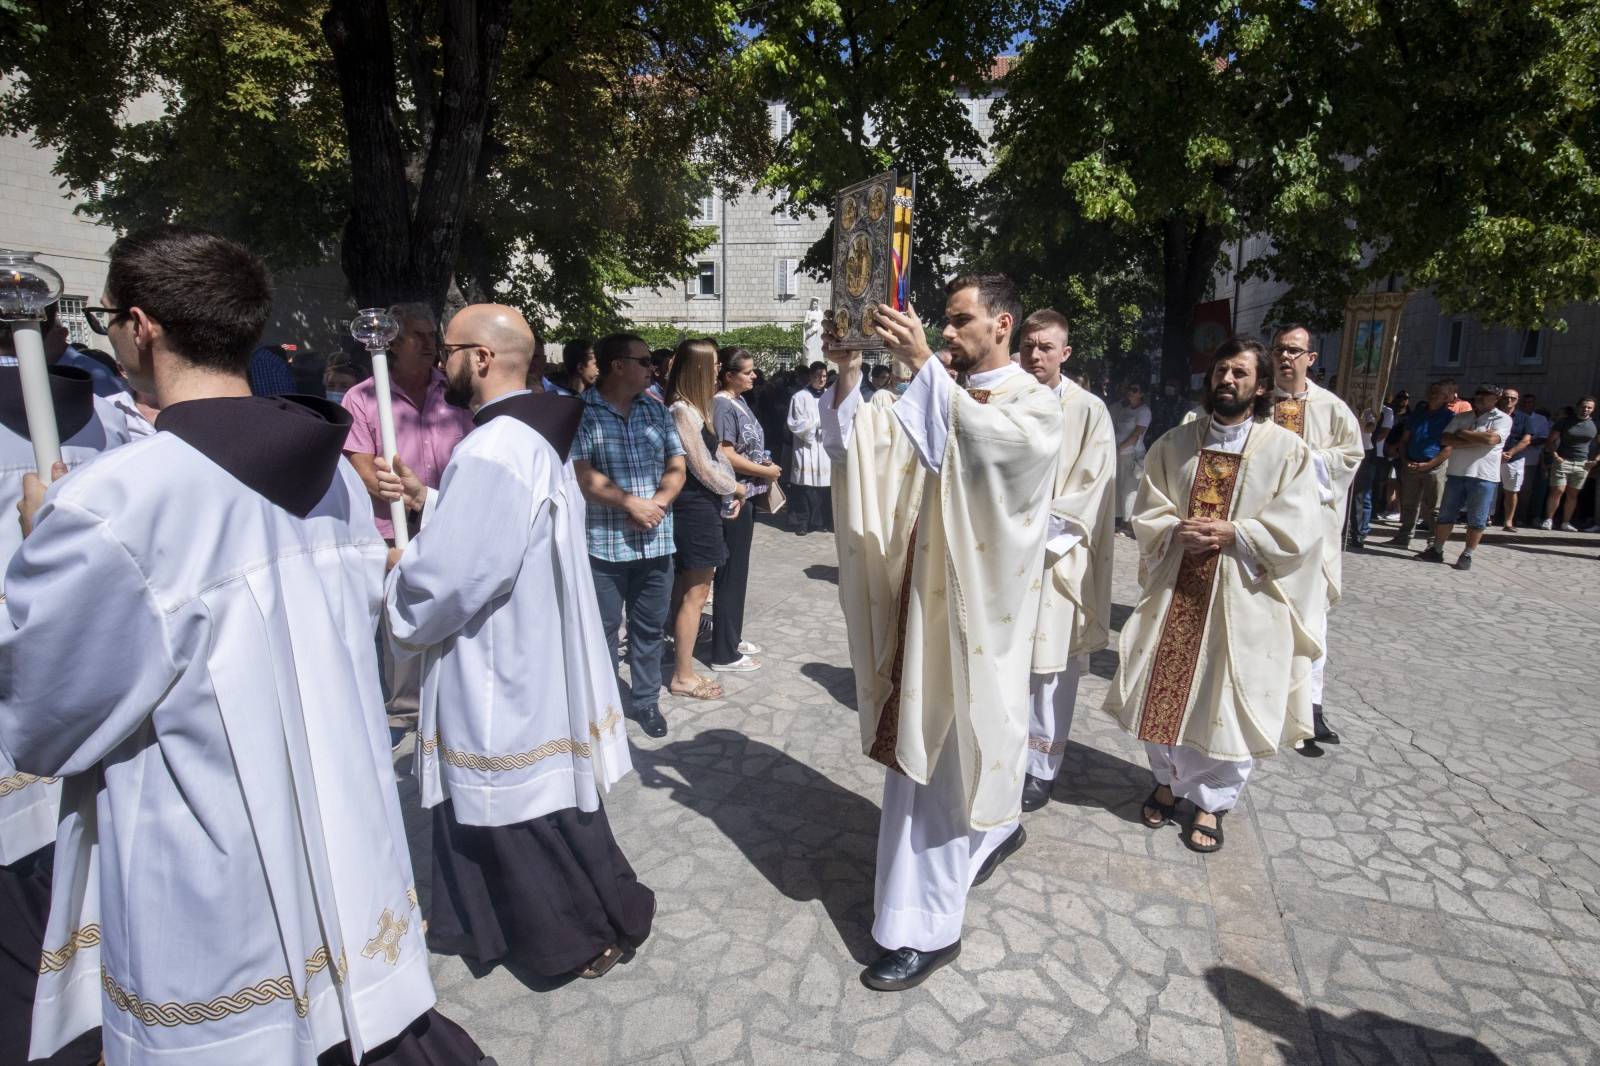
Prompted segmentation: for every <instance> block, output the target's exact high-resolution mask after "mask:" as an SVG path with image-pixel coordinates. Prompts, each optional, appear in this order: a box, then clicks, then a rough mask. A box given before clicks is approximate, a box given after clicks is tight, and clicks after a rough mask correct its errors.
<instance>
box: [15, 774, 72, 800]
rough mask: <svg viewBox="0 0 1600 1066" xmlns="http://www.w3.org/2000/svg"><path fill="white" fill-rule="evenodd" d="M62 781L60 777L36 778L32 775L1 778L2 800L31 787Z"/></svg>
mask: <svg viewBox="0 0 1600 1066" xmlns="http://www.w3.org/2000/svg"><path fill="white" fill-rule="evenodd" d="M59 780H61V779H60V778H58V777H35V776H34V775H32V774H12V775H11V776H9V777H0V798H3V797H5V796H9V795H11V793H13V792H21V791H22V790H23V789H25V788H27V787H28V786H29V785H53V784H55V783H56V782H57V781H59Z"/></svg>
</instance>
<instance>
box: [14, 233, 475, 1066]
mask: <svg viewBox="0 0 1600 1066" xmlns="http://www.w3.org/2000/svg"><path fill="white" fill-rule="evenodd" d="M101 302H102V303H104V304H105V305H106V306H107V307H114V308H116V309H117V310H116V311H115V312H114V316H113V317H112V319H111V322H110V334H109V335H110V340H111V343H112V346H113V347H114V349H115V351H116V353H117V358H118V360H119V361H120V362H121V364H122V365H123V366H124V367H125V368H126V369H127V370H128V373H129V375H130V378H131V379H132V381H133V382H134V384H135V385H136V386H137V387H138V388H140V389H141V390H142V391H144V392H147V393H150V394H152V395H154V396H155V397H156V399H157V400H158V402H159V405H160V407H161V408H162V411H161V414H160V416H159V419H158V425H157V430H158V432H157V433H156V434H155V435H154V436H151V437H146V438H144V439H142V440H138V441H135V442H133V443H130V444H127V445H124V446H123V447H120V448H117V449H116V450H115V451H113V452H110V453H109V454H106V455H102V456H100V457H99V458H98V459H96V460H95V461H94V462H92V463H90V464H88V465H87V466H85V467H84V468H83V469H82V470H79V471H76V472H74V473H71V474H68V475H67V476H65V477H64V478H62V479H61V480H59V481H57V482H55V483H54V484H53V485H52V486H51V487H50V490H49V492H48V495H46V494H45V493H44V492H43V491H42V487H41V486H40V485H39V483H38V480H37V479H30V480H29V489H28V492H27V495H26V497H25V499H24V508H23V519H24V530H25V531H26V530H27V529H28V527H29V524H30V523H31V527H32V528H31V533H28V535H27V536H26V537H25V539H24V541H23V543H22V546H21V548H19V549H18V551H17V553H16V555H15V557H14V558H13V559H12V560H11V564H10V567H9V569H8V570H7V572H6V586H5V588H6V598H7V602H6V605H5V607H6V619H5V621H4V623H0V753H3V754H4V757H5V758H6V759H8V760H9V761H10V763H11V764H12V765H14V766H15V767H16V768H17V769H18V770H19V771H21V772H23V773H29V774H34V775H36V776H40V777H61V778H63V779H64V780H63V788H62V793H63V795H62V814H61V820H60V824H59V827H58V829H57V833H56V859H55V884H54V890H53V894H52V898H51V906H50V918H49V922H48V925H47V927H46V931H45V938H44V950H43V952H42V955H41V961H40V965H39V968H40V978H39V987H38V991H37V994H36V999H35V1008H34V1017H33V1036H32V1046H31V1054H32V1055H33V1056H36V1057H37V1056H44V1055H49V1054H51V1053H53V1052H54V1051H55V1050H56V1049H58V1048H60V1047H61V1046H62V1045H63V1044H65V1043H66V1042H68V1041H70V1040H72V1039H73V1038H74V1037H76V1036H78V1035H79V1034H81V1033H83V1032H85V1031H87V1030H89V1029H92V1028H93V1027H94V1026H96V1025H99V1026H101V1032H102V1037H103V1039H104V1043H105V1056H106V1061H107V1063H109V1064H111V1066H128V1064H134V1066H139V1064H145V1063H150V1064H157V1063H159V1064H161V1066H168V1064H181V1066H188V1064H196V1066H198V1064H211V1063H221V1062H225V1063H228V1064H229V1066H283V1064H285V1063H312V1062H318V1063H321V1064H333V1063H345V1064H348V1063H354V1062H357V1061H362V1062H366V1063H375V1062H384V1063H388V1064H396V1063H404V1064H407V1066H412V1064H423V1063H442V1062H463V1063H474V1062H477V1061H479V1059H481V1057H482V1056H481V1053H480V1052H479V1051H478V1049H477V1047H476V1046H475V1045H474V1044H473V1042H472V1040H471V1039H470V1038H469V1037H468V1036H467V1035H466V1034H465V1033H464V1032H462V1031H461V1030H460V1029H459V1027H457V1026H455V1025H454V1024H453V1023H451V1022H449V1021H448V1020H447V1019H445V1018H443V1017H442V1016H440V1015H438V1014H437V1013H435V1012H434V1011H433V1010H432V1007H433V1003H434V992H433V984H432V981H431V980H430V978H429V976H428V955H427V949H426V947H425V946H424V944H423V940H422V931H421V922H420V920H419V919H420V915H418V913H417V909H416V908H417V897H416V893H415V891H414V888H413V881H412V876H411V862H410V858H409V855H408V853H407V849H406V838H405V833H404V827H403V825H402V823H401V818H400V807H399V799H398V796H397V794H396V791H395V783H394V769H393V765H392V763H391V760H390V754H389V738H388V730H387V727H386V725H385V720H384V714H383V700H382V697H381V696H380V694H379V691H378V676H377V658H376V654H375V649H374V648H373V644H372V636H371V634H372V629H373V627H374V626H375V625H376V624H377V620H378V611H379V609H380V607H381V605H382V593H383V567H384V552H385V549H384V544H383V541H382V539H381V538H379V536H378V534H377V529H376V527H375V526H374V525H373V521H372V510H371V506H370V504H369V502H368V500H369V498H368V496H367V494H366V491H365V489H364V488H363V486H362V484H361V481H360V478H359V477H358V476H357V475H356V473H355V471H354V470H353V469H352V468H351V467H350V465H349V464H348V463H347V462H345V461H344V460H343V458H342V457H341V452H340V449H341V448H342V446H343V444H344V439H345V435H346V432H347V430H348V427H349V417H348V416H347V415H345V414H344V413H343V412H342V411H341V410H340V409H339V408H338V407H337V406H336V405H334V404H329V403H326V402H325V401H321V400H310V399H306V398H298V399H291V398H287V397H272V398H266V397H260V398H258V397H252V396H251V395H250V386H249V381H248V379H247V377H246V370H245V368H246V366H247V364H248V362H249V358H250V352H251V349H252V348H253V347H254V345H255V344H256V341H257V339H258V338H259V336H260V333H261V328H262V325H263V324H264V322H265V321H266V317H267V314H268V311H269V309H270V307H271V303H272V294H271V286H270V283H269V281H268V278H267V274H266V270H265V269H264V268H263V267H262V265H261V263H260V261H259V260H258V259H257V258H256V257H255V256H254V255H252V254H251V253H250V252H248V251H247V250H245V249H244V248H241V247H239V246H238V245H236V244H233V243H231V242H229V241H226V240H224V239H222V238H220V237H217V236H215V235H213V234H209V233H205V232H203V231H199V230H193V229H188V228H183V227H173V226H163V227H158V228H155V229H152V230H148V231H145V232H143V233H139V234H134V235H131V236H128V237H124V238H122V239H121V240H119V241H118V242H117V243H116V244H115V245H114V246H113V248H112V251H111V262H110V268H109V274H108V278H107V281H106V291H105V295H104V297H103V298H102V301H101Z"/></svg>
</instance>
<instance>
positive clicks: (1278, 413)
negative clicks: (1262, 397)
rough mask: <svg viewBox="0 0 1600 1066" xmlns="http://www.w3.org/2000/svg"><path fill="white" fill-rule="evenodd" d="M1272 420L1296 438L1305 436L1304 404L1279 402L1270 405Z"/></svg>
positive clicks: (1292, 401)
mask: <svg viewBox="0 0 1600 1066" xmlns="http://www.w3.org/2000/svg"><path fill="white" fill-rule="evenodd" d="M1272 420H1273V421H1274V422H1276V423H1278V425H1280V426H1282V427H1283V428H1284V429H1286V430H1288V431H1289V432H1290V433H1293V434H1294V435H1295V436H1297V437H1304V436H1305V435H1306V402H1305V401H1304V400H1295V399H1288V400H1279V401H1278V402H1277V403H1275V404H1273V405H1272Z"/></svg>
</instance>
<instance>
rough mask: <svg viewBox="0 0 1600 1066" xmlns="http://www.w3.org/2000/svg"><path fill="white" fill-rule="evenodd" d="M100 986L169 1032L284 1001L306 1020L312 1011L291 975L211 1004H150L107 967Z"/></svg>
mask: <svg viewBox="0 0 1600 1066" xmlns="http://www.w3.org/2000/svg"><path fill="white" fill-rule="evenodd" d="M100 985H101V987H102V988H104V989H105V992H106V998H107V999H109V1000H111V1005H112V1006H113V1007H116V1008H117V1009H118V1010H120V1011H122V1012H124V1013H126V1014H131V1015H133V1016H134V1017H135V1018H137V1019H138V1020H139V1021H141V1022H143V1023H144V1024H145V1025H149V1026H157V1025H159V1026H164V1027H166V1028H173V1027H175V1026H179V1025H199V1024H201V1023H202V1022H216V1021H221V1020H222V1019H223V1018H226V1017H228V1016H229V1015H231V1014H243V1013H244V1012H245V1011H247V1010H249V1009H251V1008H252V1007H264V1006H266V1005H267V1004H269V1003H273V1002H276V1001H277V1000H280V999H286V1000H289V1001H290V1002H291V1003H293V1004H294V1011H295V1013H296V1014H298V1015H299V1016H300V1017H302V1018H304V1017H305V1016H306V1014H307V1012H308V1011H309V1010H310V1009H311V1004H310V1000H309V999H307V998H305V997H303V996H300V995H298V994H296V992H295V990H294V981H293V980H292V979H290V977H289V976H288V975H287V974H285V975H284V976H282V977H272V978H268V979H267V980H265V981H261V982H258V983H257V984H254V985H251V986H250V987H249V988H241V989H240V990H239V991H237V992H235V993H233V994H232V995H229V996H218V997H217V998H216V999H213V1000H211V1001H210V1002H207V1003H149V1002H147V1001H145V1000H142V999H140V998H139V997H138V996H137V995H135V994H134V993H132V992H129V991H127V990H125V989H124V988H123V987H122V986H121V985H119V984H117V982H116V981H115V980H114V979H113V978H112V976H111V974H110V973H109V972H107V970H106V968H105V967H104V966H102V967H100Z"/></svg>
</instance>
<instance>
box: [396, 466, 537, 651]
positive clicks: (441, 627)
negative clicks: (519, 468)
mask: <svg viewBox="0 0 1600 1066" xmlns="http://www.w3.org/2000/svg"><path fill="white" fill-rule="evenodd" d="M543 464H544V460H543V457H542V456H540V457H538V458H536V465H543ZM547 481H548V477H546V478H542V479H539V482H540V483H545V482H547ZM548 506H550V499H549V497H548V496H542V497H540V498H538V499H535V496H534V491H533V489H532V487H531V486H530V485H529V484H528V483H527V482H525V481H524V480H523V479H522V478H521V477H520V476H518V474H517V472H516V471H514V470H512V469H511V468H510V467H509V466H507V465H506V464H504V463H501V462H499V461H497V460H495V459H491V458H486V457H483V456H479V455H465V456H463V455H457V456H456V457H455V458H454V459H453V460H452V461H451V463H450V466H449V467H448V468H447V469H446V470H445V476H444V480H443V483H442V484H441V485H440V486H439V494H438V497H437V500H436V501H435V502H434V504H433V507H432V509H431V512H430V513H429V515H428V522H427V525H426V527H425V528H424V529H423V530H422V532H420V533H418V534H417V536H416V538H415V539H414V540H412V541H411V543H410V544H408V545H407V546H406V550H405V552H404V554H402V555H401V556H400V561H399V562H398V563H396V564H395V567H394V569H393V570H391V571H389V577H388V580H387V581H386V582H385V583H384V584H385V587H384V608H385V611H386V612H387V614H388V621H389V632H390V635H391V636H392V637H393V638H394V641H395V643H397V644H399V645H400V646H401V648H402V649H405V650H408V651H415V650H418V649H421V648H426V647H431V646H433V645H435V644H439V643H442V642H443V641H445V640H447V639H449V638H450V637H452V636H454V635H455V634H457V633H459V632H460V631H461V630H462V628H464V627H465V626H466V624H467V623H468V622H469V621H471V620H472V619H473V617H474V616H476V615H477V614H478V612H479V611H481V610H482V609H483V608H484V607H485V606H486V605H487V604H488V603H490V602H491V601H492V600H494V599H496V598H497V597H500V596H503V595H505V594H506V593H507V592H509V591H511V586H512V585H513V584H514V583H515V582H516V580H517V572H518V571H519V570H520V569H521V568H522V562H523V558H524V556H526V554H527V551H528V539H529V537H530V536H531V533H532V526H533V517H534V513H535V508H536V507H548Z"/></svg>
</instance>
